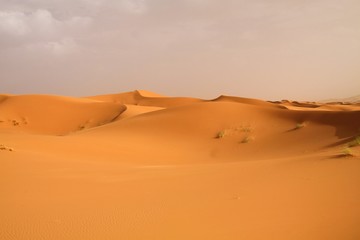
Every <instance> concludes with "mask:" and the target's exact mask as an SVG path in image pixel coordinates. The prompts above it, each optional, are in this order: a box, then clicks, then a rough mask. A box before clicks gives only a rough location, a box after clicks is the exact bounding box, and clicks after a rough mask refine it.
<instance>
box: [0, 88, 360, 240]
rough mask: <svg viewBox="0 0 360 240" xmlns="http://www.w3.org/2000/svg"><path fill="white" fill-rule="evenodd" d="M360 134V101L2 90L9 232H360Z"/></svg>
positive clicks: (86, 235) (226, 238) (299, 235)
mask: <svg viewBox="0 0 360 240" xmlns="http://www.w3.org/2000/svg"><path fill="white" fill-rule="evenodd" d="M359 136H360V106H359V104H342V103H332V104H324V103H323V104H320V103H310V102H293V101H286V100H284V101H279V102H265V101H261V100H256V99H247V98H240V97H229V96H221V97H219V98H216V99H214V100H201V99H195V98H182V97H181V98H179V97H177V98H173V97H165V96H161V95H158V94H154V93H151V92H147V91H134V92H127V93H121V94H112V95H102V96H93V97H86V98H70V97H60V96H47V95H0V166H1V167H0V176H1V177H0V192H1V198H0V239H1V240H22V239H24V240H25V239H26V240H42V239H44V240H55V239H56V240H67V239H69V240H92V239H96V240H97V239H99V240H100V239H101V240H107V239H109V240H112V239H114V240H115V239H126V240H135V239H139V240H142V239H144V240H161V239H164V240H165V239H166V240H168V239H171V240H176V239H179V240H180V239H181V240H183V239H206V240H212V239H214V240H220V239H221V240H235V239H236V240H238V239H245V240H255V239H261V240H271V239H274V240H282V239H284V240H303V239H307V240H311V239H314V240H339V239H341V240H357V239H360V228H359V224H360V158H359V156H360V137H359Z"/></svg>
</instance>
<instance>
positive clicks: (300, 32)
mask: <svg viewBox="0 0 360 240" xmlns="http://www.w3.org/2000/svg"><path fill="white" fill-rule="evenodd" d="M359 13H360V1H359V0H293V1H288V0H271V1H270V0H222V1H219V0H11V1H9V0H0V93H14V94H22V93H47V94H60V95H72V96H86V95H95V94H102V93H116V92H124V91H130V90H134V89H146V90H150V91H154V92H158V93H161V94H165V95H172V96H196V97H202V98H214V97H216V96H217V95H220V94H227V95H238V96H244V97H254V98H262V99H269V100H275V99H298V100H317V99H324V98H325V99H326V98H333V97H347V96H352V95H357V94H360V14H359Z"/></svg>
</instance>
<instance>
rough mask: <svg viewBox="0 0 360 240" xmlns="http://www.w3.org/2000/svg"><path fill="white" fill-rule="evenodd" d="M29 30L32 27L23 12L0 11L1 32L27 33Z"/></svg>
mask: <svg viewBox="0 0 360 240" xmlns="http://www.w3.org/2000/svg"><path fill="white" fill-rule="evenodd" d="M28 32H30V27H29V26H28V23H27V16H26V15H25V14H24V13H23V12H10V11H9V12H7V11H0V33H5V34H10V35H25V34H27V33H28Z"/></svg>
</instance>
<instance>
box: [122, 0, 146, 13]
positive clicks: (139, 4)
mask: <svg viewBox="0 0 360 240" xmlns="http://www.w3.org/2000/svg"><path fill="white" fill-rule="evenodd" d="M121 7H122V8H123V9H125V11H127V12H130V13H135V14H141V13H144V12H145V11H146V10H147V9H146V2H145V0H122V1H121Z"/></svg>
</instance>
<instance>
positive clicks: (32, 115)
mask: <svg viewBox="0 0 360 240" xmlns="http://www.w3.org/2000/svg"><path fill="white" fill-rule="evenodd" d="M125 109H126V107H125V106H124V105H121V104H116V103H104V102H98V101H91V100H87V99H77V98H70V97H59V96H46V95H44V96H41V95H23V96H9V97H6V98H4V99H3V100H2V101H1V103H0V121H1V122H2V124H1V125H0V129H10V130H13V131H23V132H33V133H43V134H67V133H69V132H74V131H79V130H82V129H85V128H90V127H94V126H98V125H102V124H105V123H109V122H111V121H112V120H113V119H115V118H117V117H118V116H119V115H120V114H121V113H122V112H123V111H125Z"/></svg>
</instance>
